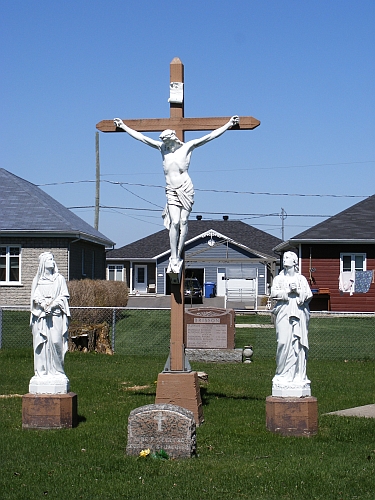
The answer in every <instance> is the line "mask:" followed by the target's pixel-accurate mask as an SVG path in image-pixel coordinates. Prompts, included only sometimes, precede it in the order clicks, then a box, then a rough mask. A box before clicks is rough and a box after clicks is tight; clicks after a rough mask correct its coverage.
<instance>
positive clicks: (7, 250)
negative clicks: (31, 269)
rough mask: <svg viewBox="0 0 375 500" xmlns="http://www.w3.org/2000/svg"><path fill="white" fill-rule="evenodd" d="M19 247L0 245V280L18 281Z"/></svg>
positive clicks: (19, 270) (3, 281) (4, 281)
mask: <svg viewBox="0 0 375 500" xmlns="http://www.w3.org/2000/svg"><path fill="white" fill-rule="evenodd" d="M20 280H21V247H13V246H1V247H0V282H1V283H20Z"/></svg>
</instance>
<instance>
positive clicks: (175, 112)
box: [96, 57, 260, 141]
mask: <svg viewBox="0 0 375 500" xmlns="http://www.w3.org/2000/svg"><path fill="white" fill-rule="evenodd" d="M170 82H171V83H174V82H179V83H184V65H183V64H182V62H181V61H180V59H179V58H178V57H175V58H174V59H173V61H172V62H171V64H170ZM229 119H230V116H226V117H221V118H185V116H184V101H182V103H175V102H171V103H170V117H169V118H141V119H138V120H128V119H127V118H124V119H123V122H124V123H126V125H128V126H129V127H130V128H132V129H134V130H137V131H138V132H162V131H163V130H166V129H168V128H169V129H172V130H175V131H176V135H177V137H178V138H179V139H180V141H184V135H185V132H188V131H201V130H216V129H217V128H219V127H221V126H223V125H224V124H225V123H227V122H228V120H229ZM259 125H260V121H259V120H257V119H256V118H253V117H252V116H240V123H239V125H235V126H234V127H232V128H231V129H229V130H252V129H254V128H255V127H258V126H259ZM96 128H97V129H98V130H100V131H101V132H124V131H123V130H122V129H119V128H117V127H116V125H115V124H114V123H113V120H102V121H101V122H99V123H98V124H97V125H96Z"/></svg>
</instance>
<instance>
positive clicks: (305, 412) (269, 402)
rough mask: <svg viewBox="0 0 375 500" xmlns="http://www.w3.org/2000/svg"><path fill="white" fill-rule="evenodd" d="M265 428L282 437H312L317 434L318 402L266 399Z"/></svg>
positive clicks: (304, 399) (314, 399)
mask: <svg viewBox="0 0 375 500" xmlns="http://www.w3.org/2000/svg"><path fill="white" fill-rule="evenodd" d="M266 426H267V429H268V430H269V431H271V432H274V433H277V434H281V435H283V436H305V437H309V436H313V435H315V434H316V433H317V432H318V400H317V399H316V398H314V397H313V396H309V397H304V398H280V397H275V396H268V397H267V398H266Z"/></svg>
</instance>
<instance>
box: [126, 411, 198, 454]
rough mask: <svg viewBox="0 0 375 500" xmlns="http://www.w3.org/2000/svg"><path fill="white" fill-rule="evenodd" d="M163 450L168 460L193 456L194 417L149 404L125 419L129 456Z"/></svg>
mask: <svg viewBox="0 0 375 500" xmlns="http://www.w3.org/2000/svg"><path fill="white" fill-rule="evenodd" d="M145 449H150V450H151V452H158V451H160V450H164V451H166V452H167V453H168V455H169V456H170V457H171V458H190V457H192V456H193V455H194V454H195V452H196V434H195V420H194V416H193V413H192V412H191V411H190V410H186V409H185V408H182V407H181V406H176V405H171V404H151V405H145V406H141V407H140V408H135V409H134V410H133V411H131V412H130V415H129V419H128V444H127V447H126V453H127V454H128V455H139V453H140V452H141V451H142V450H145Z"/></svg>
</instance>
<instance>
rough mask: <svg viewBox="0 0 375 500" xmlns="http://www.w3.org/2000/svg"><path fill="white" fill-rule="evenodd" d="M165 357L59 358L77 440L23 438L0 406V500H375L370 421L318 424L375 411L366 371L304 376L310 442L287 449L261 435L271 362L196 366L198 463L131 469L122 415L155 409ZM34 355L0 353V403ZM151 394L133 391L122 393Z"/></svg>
mask: <svg viewBox="0 0 375 500" xmlns="http://www.w3.org/2000/svg"><path fill="white" fill-rule="evenodd" d="M164 363H165V358H164V357H163V356H159V357H158V356H156V357H155V356H143V357H135V356H120V355H114V356H105V355H99V354H94V353H92V354H83V353H68V354H67V356H66V372H67V375H68V377H69V378H70V381H71V388H72V390H73V391H74V392H76V393H77V394H78V412H79V416H80V422H79V425H78V427H77V428H75V429H69V430H68V429H65V430H50V431H35V430H22V415H21V404H22V403H21V398H17V397H15V398H9V399H0V422H1V425H0V443H1V445H0V464H1V467H0V492H1V493H0V497H1V498H2V499H27V500H33V499H39V498H42V497H47V498H53V499H61V500H65V499H67V498H69V499H70V498H71V499H80V498H83V499H119V498H121V499H122V498H124V499H152V500H153V499H176V500H179V499H181V500H182V499H184V500H185V499H186V500H195V499H197V500H205V499H215V500H216V499H218V498H254V499H259V498H264V499H284V498H285V499H307V498H308V499H331V498H332V499H353V498H356V499H367V498H368V499H370V498H371V499H372V498H373V496H374V494H373V484H374V480H373V478H374V473H375V438H374V436H375V420H373V419H363V418H344V417H335V416H327V415H324V413H326V412H329V411H334V410H338V409H342V408H349V407H353V406H358V405H364V404H370V403H373V402H374V400H373V397H374V389H375V381H374V375H373V374H374V368H375V366H374V362H373V361H361V362H355V361H349V362H344V361H342V362H339V361H327V360H316V361H311V362H310V363H309V364H308V375H309V377H310V378H311V380H312V392H313V395H314V396H316V397H317V398H318V407H319V433H318V435H317V436H315V437H313V438H309V439H307V438H285V437H281V436H278V435H275V434H272V433H270V432H268V431H267V429H266V427H265V398H266V397H267V396H268V395H269V394H270V392H271V379H272V376H273V374H274V369H275V364H274V361H273V360H267V359H265V360H256V361H255V362H254V363H252V364H250V365H244V364H213V363H193V368H194V369H197V370H204V371H206V372H207V373H208V375H209V383H208V385H207V387H206V388H204V389H202V399H203V411H204V416H205V423H204V424H203V425H202V426H201V427H200V428H198V430H197V446H198V455H199V456H198V457H197V458H194V459H190V460H174V461H153V460H144V459H140V460H138V459H136V458H134V457H128V456H127V455H126V454H125V448H126V442H127V419H128V415H129V413H130V411H131V410H132V409H134V408H137V407H139V406H142V405H144V404H149V403H153V402H154V400H155V388H156V386H155V380H156V379H157V374H158V373H159V372H160V371H161V370H162V369H163V366H164ZM31 376H32V351H31V350H30V349H25V350H23V349H18V350H16V349H12V350H3V351H0V393H1V394H25V393H27V392H28V382H29V379H30V377H31ZM135 385H139V386H148V387H146V388H143V389H140V390H137V391H128V390H126V387H131V386H135Z"/></svg>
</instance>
